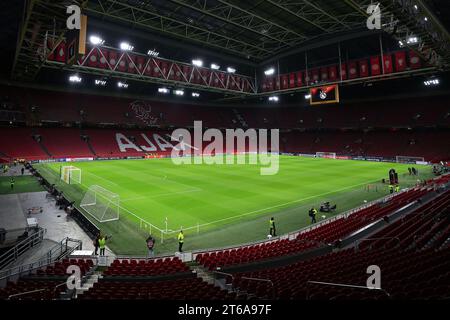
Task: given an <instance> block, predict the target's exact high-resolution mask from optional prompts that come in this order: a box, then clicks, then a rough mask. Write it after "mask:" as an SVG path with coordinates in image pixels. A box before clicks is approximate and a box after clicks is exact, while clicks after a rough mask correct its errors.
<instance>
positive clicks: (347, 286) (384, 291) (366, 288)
mask: <svg viewBox="0 0 450 320" xmlns="http://www.w3.org/2000/svg"><path fill="white" fill-rule="evenodd" d="M310 284H317V285H323V286H332V287H343V288H354V289H365V290H377V291H380V292H383V293H384V294H385V295H386V296H387V297H388V298H390V297H391V295H390V294H389V292H387V291H386V290H384V289H381V288H373V287H368V286H356V285H352V284H342V283H333V282H321V281H307V282H306V300H309V286H308V285H310Z"/></svg>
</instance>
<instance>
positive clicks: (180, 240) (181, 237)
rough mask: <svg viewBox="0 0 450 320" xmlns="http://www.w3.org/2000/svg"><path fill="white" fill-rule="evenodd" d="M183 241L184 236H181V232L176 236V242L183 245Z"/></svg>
mask: <svg viewBox="0 0 450 320" xmlns="http://www.w3.org/2000/svg"><path fill="white" fill-rule="evenodd" d="M183 240H184V234H182V233H181V232H180V233H179V234H178V242H180V243H183Z"/></svg>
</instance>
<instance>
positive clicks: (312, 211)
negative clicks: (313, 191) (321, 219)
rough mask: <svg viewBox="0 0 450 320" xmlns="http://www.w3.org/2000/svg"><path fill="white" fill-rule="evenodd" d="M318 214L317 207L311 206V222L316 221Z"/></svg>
mask: <svg viewBox="0 0 450 320" xmlns="http://www.w3.org/2000/svg"><path fill="white" fill-rule="evenodd" d="M316 214H317V209H316V208H314V207H313V208H311V210H309V216H310V217H311V224H313V223H316V222H317V221H316Z"/></svg>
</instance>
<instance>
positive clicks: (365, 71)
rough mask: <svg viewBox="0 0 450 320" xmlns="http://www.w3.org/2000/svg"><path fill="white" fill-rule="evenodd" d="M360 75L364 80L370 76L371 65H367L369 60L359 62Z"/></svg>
mask: <svg viewBox="0 0 450 320" xmlns="http://www.w3.org/2000/svg"><path fill="white" fill-rule="evenodd" d="M359 75H360V76H361V77H362V78H365V77H368V76H369V64H368V63H367V60H360V61H359Z"/></svg>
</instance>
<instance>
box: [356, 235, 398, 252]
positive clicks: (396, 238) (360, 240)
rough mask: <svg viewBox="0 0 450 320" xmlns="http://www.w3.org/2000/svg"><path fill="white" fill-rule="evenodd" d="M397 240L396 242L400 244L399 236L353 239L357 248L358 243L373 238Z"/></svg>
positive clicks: (372, 239)
mask: <svg viewBox="0 0 450 320" xmlns="http://www.w3.org/2000/svg"><path fill="white" fill-rule="evenodd" d="M392 239H395V240H397V242H398V244H400V238H399V237H379V238H366V239H359V240H356V241H355V248H356V249H358V248H359V245H360V244H361V242H363V241H374V240H392Z"/></svg>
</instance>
